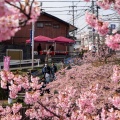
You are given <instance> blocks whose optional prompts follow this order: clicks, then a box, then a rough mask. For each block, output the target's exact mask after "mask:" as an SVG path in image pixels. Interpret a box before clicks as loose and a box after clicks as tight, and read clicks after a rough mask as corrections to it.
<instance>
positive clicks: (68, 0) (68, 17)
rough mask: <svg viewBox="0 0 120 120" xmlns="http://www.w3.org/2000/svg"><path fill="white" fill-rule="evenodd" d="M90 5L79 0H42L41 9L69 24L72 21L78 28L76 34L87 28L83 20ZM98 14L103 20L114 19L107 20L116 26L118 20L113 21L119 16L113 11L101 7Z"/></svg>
mask: <svg viewBox="0 0 120 120" xmlns="http://www.w3.org/2000/svg"><path fill="white" fill-rule="evenodd" d="M91 5H92V3H91V2H84V1H80V0H59V1H58V0H48V1H47V0H44V1H42V10H43V11H45V12H47V13H49V14H51V15H53V16H56V17H58V18H60V19H62V20H64V21H66V22H68V23H70V24H73V23H74V25H75V26H76V27H77V28H78V30H77V33H76V34H80V33H81V32H82V31H86V30H87V28H88V26H87V23H86V21H85V12H86V11H87V10H88V11H91V9H92V8H91ZM94 10H95V11H96V7H94ZM73 11H74V12H73ZM95 13H96V12H95ZM99 16H100V18H104V20H108V19H109V20H112V18H113V19H114V21H108V22H110V23H112V24H116V26H118V22H116V23H115V19H117V18H118V17H119V16H118V14H117V13H116V12H115V11H113V10H106V11H105V10H103V9H99ZM73 17H74V21H73Z"/></svg>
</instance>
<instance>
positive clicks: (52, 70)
mask: <svg viewBox="0 0 120 120" xmlns="http://www.w3.org/2000/svg"><path fill="white" fill-rule="evenodd" d="M56 72H57V66H56V65H55V64H54V63H52V66H51V77H52V78H53V79H55V73H56Z"/></svg>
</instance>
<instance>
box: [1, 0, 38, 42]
mask: <svg viewBox="0 0 120 120" xmlns="http://www.w3.org/2000/svg"><path fill="white" fill-rule="evenodd" d="M39 15H40V6H39V2H37V1H36V0H32V1H30V0H25V1H24V2H21V1H20V0H0V42H1V41H4V40H8V39H10V38H11V37H12V36H14V35H15V33H16V32H17V31H18V30H20V28H21V26H24V25H26V24H30V23H31V22H34V21H36V20H37V18H38V16H39Z"/></svg>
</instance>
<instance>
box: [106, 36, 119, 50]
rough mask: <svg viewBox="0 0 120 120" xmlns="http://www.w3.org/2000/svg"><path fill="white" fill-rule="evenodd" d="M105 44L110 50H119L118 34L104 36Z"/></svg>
mask: <svg viewBox="0 0 120 120" xmlns="http://www.w3.org/2000/svg"><path fill="white" fill-rule="evenodd" d="M105 43H106V44H107V46H108V47H110V48H112V49H115V50H120V34H115V35H108V36H106V41H105Z"/></svg>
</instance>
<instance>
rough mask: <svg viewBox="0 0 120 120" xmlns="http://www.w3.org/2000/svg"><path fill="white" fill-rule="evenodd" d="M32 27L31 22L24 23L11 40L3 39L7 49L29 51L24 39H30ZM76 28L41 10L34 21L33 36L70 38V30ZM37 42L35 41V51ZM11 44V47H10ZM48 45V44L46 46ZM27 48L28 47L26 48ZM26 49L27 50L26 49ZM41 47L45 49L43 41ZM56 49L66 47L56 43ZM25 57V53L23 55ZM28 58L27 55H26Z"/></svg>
mask: <svg viewBox="0 0 120 120" xmlns="http://www.w3.org/2000/svg"><path fill="white" fill-rule="evenodd" d="M31 29H32V24H30V25H26V26H24V27H22V28H21V30H20V31H18V32H17V33H16V34H15V36H14V37H12V38H11V40H8V41H5V44H6V45H7V47H6V48H7V49H11V48H14V49H20V48H21V47H22V49H24V50H23V53H26V52H28V51H30V45H27V44H26V40H27V39H30V30H31ZM75 30H77V28H76V27H75V26H73V25H71V24H69V23H67V22H65V21H63V20H61V19H59V18H57V17H55V16H53V15H50V14H48V13H46V12H42V13H41V15H40V17H39V18H38V20H37V21H36V23H35V34H34V36H35V37H36V36H39V35H43V36H46V37H50V38H55V37H58V36H64V37H68V38H70V37H71V36H70V35H69V33H70V32H73V31H75ZM38 44H39V43H35V47H34V48H35V51H36V50H37V46H38ZM11 46H12V47H11ZM20 46H21V47H20ZM47 47H49V45H48V46H47ZM27 48H29V49H27ZM26 49H27V50H26ZM42 49H46V45H45V43H42ZM56 50H60V51H65V50H66V47H65V46H64V45H63V44H58V45H57V47H56ZM23 57H24V59H26V58H25V57H26V55H24V56H23ZM27 58H28V57H27Z"/></svg>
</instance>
